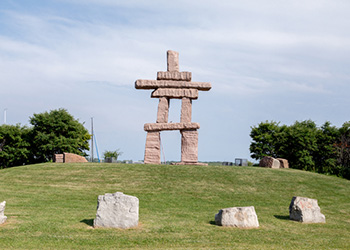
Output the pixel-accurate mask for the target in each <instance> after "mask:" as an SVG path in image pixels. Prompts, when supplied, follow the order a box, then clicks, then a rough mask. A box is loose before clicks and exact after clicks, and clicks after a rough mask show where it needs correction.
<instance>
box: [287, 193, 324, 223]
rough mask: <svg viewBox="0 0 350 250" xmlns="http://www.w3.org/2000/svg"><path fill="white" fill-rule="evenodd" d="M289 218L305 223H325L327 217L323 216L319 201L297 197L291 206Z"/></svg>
mask: <svg viewBox="0 0 350 250" xmlns="http://www.w3.org/2000/svg"><path fill="white" fill-rule="evenodd" d="M289 218H290V219H291V220H295V221H300V222H305V223H325V222H326V217H325V216H324V215H323V214H321V209H320V207H319V206H318V203H317V200H315V199H310V198H305V197H299V196H295V197H293V199H292V201H291V203H290V205H289Z"/></svg>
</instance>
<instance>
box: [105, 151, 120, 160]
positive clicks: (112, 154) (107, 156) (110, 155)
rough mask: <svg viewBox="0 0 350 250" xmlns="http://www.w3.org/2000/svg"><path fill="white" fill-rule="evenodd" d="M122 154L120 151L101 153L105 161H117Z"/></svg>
mask: <svg viewBox="0 0 350 250" xmlns="http://www.w3.org/2000/svg"><path fill="white" fill-rule="evenodd" d="M122 154H123V152H121V151H120V149H117V150H114V151H105V152H104V153H103V156H104V158H105V160H106V159H111V158H115V159H116V160H117V159H118V157H119V156H120V155H122Z"/></svg>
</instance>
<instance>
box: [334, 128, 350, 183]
mask: <svg viewBox="0 0 350 250" xmlns="http://www.w3.org/2000/svg"><path fill="white" fill-rule="evenodd" d="M334 146H335V149H336V160H337V164H338V169H337V170H338V172H339V173H338V175H340V176H342V177H344V178H347V179H350V122H345V123H344V124H343V126H342V127H341V128H340V129H339V137H338V140H337V142H336V143H335V144H334Z"/></svg>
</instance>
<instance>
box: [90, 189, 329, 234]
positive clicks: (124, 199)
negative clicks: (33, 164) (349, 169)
mask: <svg viewBox="0 0 350 250" xmlns="http://www.w3.org/2000/svg"><path fill="white" fill-rule="evenodd" d="M289 217H290V219H291V220H295V221H300V222H304V223H325V222H326V219H325V216H324V215H323V214H322V213H321V209H320V207H319V206H318V203H317V200H315V199H310V198H305V197H298V196H296V197H293V199H292V201H291V203H290V206H289ZM138 221H139V199H138V198H137V197H135V196H130V195H125V194H123V193H122V192H116V193H114V194H110V193H107V194H105V195H99V196H98V204H97V212H96V219H95V220H94V227H111V228H122V229H127V228H132V227H136V226H137V225H138ZM215 224H216V225H219V226H224V227H237V228H258V227H259V221H258V216H257V214H256V212H255V208H254V206H249V207H229V208H224V209H220V210H219V212H218V213H217V214H216V215H215Z"/></svg>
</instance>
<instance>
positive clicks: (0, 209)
mask: <svg viewBox="0 0 350 250" xmlns="http://www.w3.org/2000/svg"><path fill="white" fill-rule="evenodd" d="M5 206H6V201H3V202H1V203H0V224H3V223H5V222H6V220H7V216H5V215H4V212H5Z"/></svg>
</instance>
